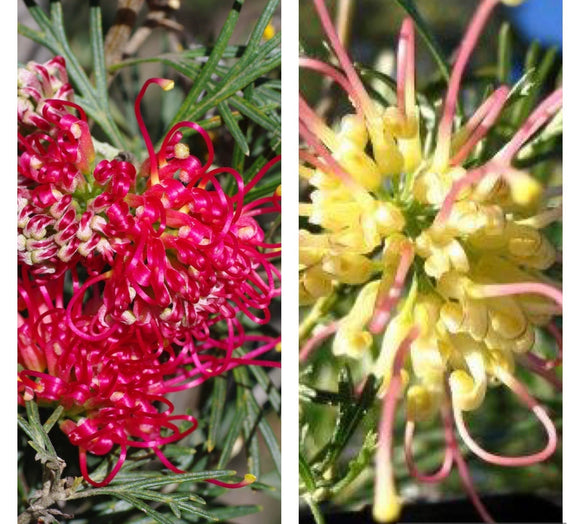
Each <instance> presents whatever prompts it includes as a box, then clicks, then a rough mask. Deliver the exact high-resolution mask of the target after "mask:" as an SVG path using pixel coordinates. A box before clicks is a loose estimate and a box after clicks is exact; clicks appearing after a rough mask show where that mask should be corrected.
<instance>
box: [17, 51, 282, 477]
mask: <svg viewBox="0 0 580 524" xmlns="http://www.w3.org/2000/svg"><path fill="white" fill-rule="evenodd" d="M58 63H59V64H61V63H62V65H64V62H63V61H58ZM151 83H155V84H158V85H160V86H161V87H162V88H163V89H166V90H167V89H170V88H171V87H172V82H171V81H169V80H165V79H157V78H154V79H150V80H149V81H147V82H146V83H145V85H144V86H143V88H142V90H141V92H140V94H139V96H138V98H137V101H136V104H135V112H136V116H137V120H138V122H139V125H140V127H141V130H142V131H143V134H144V139H145V143H146V146H147V150H148V153H149V158H148V160H147V161H146V162H144V163H143V164H142V165H141V166H139V168H137V166H135V165H134V164H133V163H132V162H130V161H127V160H123V159H121V158H122V157H118V158H113V159H108V158H105V159H102V158H100V153H99V154H95V148H94V146H93V139H92V137H91V135H90V131H89V127H88V123H87V118H86V115H85V113H84V111H83V110H82V108H80V107H79V106H78V105H76V104H74V103H73V102H71V101H68V100H67V101H62V100H55V99H49V100H44V101H43V102H42V111H41V114H42V116H43V117H44V118H45V121H46V123H47V124H48V127H47V128H46V129H44V128H42V129H41V130H36V131H32V132H30V133H20V134H19V146H20V154H19V174H20V178H19V187H18V192H19V193H18V195H19V224H18V225H19V257H20V258H19V261H20V266H21V267H20V274H19V310H20V314H19V364H20V372H19V393H20V395H19V400H20V401H21V402H23V401H26V400H31V399H35V400H36V401H38V402H39V403H41V404H50V405H54V404H58V405H60V406H62V407H63V408H64V415H63V417H64V419H63V420H62V421H61V424H60V427H61V429H62V431H63V432H64V433H66V435H67V436H68V438H69V440H70V442H71V443H72V444H73V445H75V446H78V449H79V460H80V467H81V471H82V473H83V476H84V477H85V479H86V480H87V481H88V482H90V483H91V484H93V485H96V486H103V485H106V484H108V483H109V482H110V481H111V480H112V479H113V478H114V477H115V475H116V474H117V472H118V471H119V469H120V468H121V466H122V464H123V462H124V461H125V459H126V457H127V454H128V453H129V450H130V448H148V449H151V450H153V451H154V452H155V454H156V455H157V456H158V457H159V459H160V460H161V462H162V463H163V464H164V465H165V466H166V467H167V468H169V469H171V470H172V471H174V472H180V470H179V469H178V468H176V467H175V466H174V465H173V464H172V463H171V462H170V461H169V460H168V459H167V458H166V457H165V455H164V454H163V452H162V451H161V447H162V446H163V445H165V444H168V443H170V442H175V441H177V440H179V439H182V438H183V437H185V436H187V435H189V434H190V433H191V432H193V431H194V430H195V429H196V427H197V421H196V419H195V418H194V417H193V416H191V415H179V414H175V413H174V406H173V404H172V403H171V402H170V401H169V400H167V398H166V397H165V395H166V394H168V393H172V392H178V391H182V390H185V389H189V388H193V387H196V386H200V385H201V384H203V383H204V382H205V381H207V380H208V379H210V378H212V377H214V376H217V375H220V374H222V373H225V372H227V371H229V370H231V369H233V368H234V367H236V366H239V365H260V366H279V365H280V364H279V362H270V361H266V360H263V359H262V358H260V357H262V356H263V355H264V354H265V353H267V352H268V351H270V350H271V349H273V348H274V347H276V346H277V345H278V344H279V341H280V339H279V337H270V336H265V335H263V336H262V335H253V334H248V335H246V334H245V331H244V328H243V327H242V323H241V320H240V319H239V318H238V317H239V316H240V315H245V316H247V317H248V318H250V319H251V320H253V321H255V322H256V323H258V324H265V323H267V322H268V321H269V319H270V313H269V306H270V302H271V300H272V299H273V298H274V297H275V296H277V295H278V294H279V292H280V289H279V278H280V273H279V270H278V269H277V268H276V267H275V266H274V264H273V263H272V262H271V260H272V259H273V258H276V257H278V256H279V255H280V244H273V243H268V241H267V240H266V236H265V233H264V231H263V229H262V227H261V225H260V223H259V222H260V216H261V215H263V214H265V213H279V212H280V194H279V192H278V191H276V192H274V194H272V195H270V196H265V197H262V198H260V199H258V200H254V201H251V202H245V198H246V195H247V193H248V192H249V191H250V190H251V189H252V187H254V186H255V184H256V183H258V181H259V180H260V178H261V177H262V176H263V175H264V174H265V173H266V172H267V170H268V169H269V168H270V167H271V166H272V165H273V164H275V163H276V162H278V161H279V157H277V158H275V159H273V160H272V161H270V162H269V163H267V164H266V165H265V166H264V167H263V168H262V169H261V170H260V171H259V172H258V173H257V174H255V175H254V177H253V178H252V179H251V180H250V181H249V182H246V183H245V182H244V180H243V178H242V177H241V175H240V174H238V173H237V172H236V171H235V170H233V169H230V168H214V167H212V163H213V159H214V154H213V145H212V142H211V140H210V137H209V135H208V133H207V132H206V131H205V130H204V129H203V128H201V127H200V126H198V125H197V124H195V123H193V122H180V123H179V124H177V125H176V126H174V127H173V128H172V129H171V130H170V131H169V132H168V133H167V135H166V137H165V138H164V140H163V141H162V144H161V147H160V149H159V151H158V152H155V150H154V148H153V144H152V142H151V140H150V138H149V135H148V134H147V131H146V129H145V126H144V122H143V119H142V117H141V111H140V104H141V99H142V98H143V95H144V93H145V90H146V89H147V87H148V86H149V85H150V84H151ZM41 94H46V91H43V92H42V93H41ZM21 125H24V124H23V123H22V122H20V121H19V129H22V127H21ZM183 128H189V129H193V130H195V131H197V132H198V133H200V134H201V136H202V137H203V139H204V141H205V143H206V146H207V148H208V154H207V159H206V161H205V163H204V162H202V161H201V160H200V159H199V158H197V157H195V156H194V155H191V154H190V152H189V149H188V147H187V145H186V144H185V143H183V142H182V141H181V140H182V138H183V135H182V133H181V132H180V130H181V129H183ZM223 176H232V177H234V179H235V185H236V186H237V192H236V194H234V195H233V196H231V195H228V194H226V193H225V192H224V190H223V189H222V187H221V184H220V179H221V178H223ZM244 344H248V345H250V347H251V350H250V351H249V352H247V353H246V354H245V355H244V356H236V355H234V350H235V349H237V348H240V347H241V346H243V345H244ZM113 449H118V450H119V456H118V460H117V462H116V464H115V466H114V467H113V468H112V469H111V471H110V472H109V474H108V475H107V476H106V477H105V478H104V479H103V480H100V481H95V480H93V479H92V478H91V477H90V475H89V472H88V468H87V458H86V454H87V452H89V453H92V454H95V455H104V454H108V453H109V452H111V451H112V450H113ZM252 481H253V477H252V476H251V475H248V476H246V477H245V479H244V481H242V482H239V483H235V484H229V483H224V482H221V481H217V480H211V481H210V482H213V483H215V484H218V485H221V486H225V487H241V486H244V485H247V484H248V483H250V482H252Z"/></svg>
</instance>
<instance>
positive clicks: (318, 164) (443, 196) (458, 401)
mask: <svg viewBox="0 0 580 524" xmlns="http://www.w3.org/2000/svg"><path fill="white" fill-rule="evenodd" d="M313 2H314V6H315V8H316V10H317V12H318V16H319V18H320V22H321V24H322V27H323V29H324V32H325V34H326V37H327V38H328V41H329V43H330V47H331V49H332V51H334V53H335V55H336V59H337V63H338V64H339V67H335V66H331V65H329V64H326V63H323V62H320V61H318V60H315V59H312V58H307V57H303V58H301V59H300V64H301V66H302V67H304V68H307V69H310V70H314V71H316V72H318V73H320V74H322V75H325V76H327V77H329V78H330V79H331V80H333V81H334V82H336V83H337V84H338V85H339V86H340V87H341V88H343V90H344V91H345V92H346V94H347V95H348V97H349V99H350V101H351V103H352V105H353V106H354V109H355V113H354V114H349V115H347V116H345V117H343V119H342V121H341V122H340V125H339V126H338V128H337V129H333V128H331V127H330V126H329V125H327V124H326V123H325V122H324V121H323V119H322V118H321V117H320V116H318V115H317V114H316V112H315V111H314V110H313V109H312V108H311V107H310V106H309V105H308V103H307V102H306V101H305V100H304V99H303V98H301V99H300V131H301V136H302V138H303V142H304V145H305V147H304V148H303V149H301V151H300V156H301V159H302V165H301V171H300V173H301V176H302V177H303V179H304V180H305V181H306V182H307V184H308V186H309V188H310V189H311V191H310V192H309V201H308V202H305V203H301V204H300V213H301V215H302V216H304V217H306V218H307V219H308V221H309V223H310V224H313V225H314V226H315V227H316V228H317V232H316V233H312V232H310V231H308V230H303V231H301V232H300V263H301V266H300V269H301V271H300V298H301V303H303V304H305V305H307V304H315V306H314V310H313V311H316V310H319V309H320V307H321V304H324V303H325V301H326V300H327V299H328V297H329V296H331V295H332V294H333V292H334V289H335V288H336V287H337V286H342V285H349V286H353V285H355V286H356V285H359V286H362V287H361V288H360V291H359V292H358V296H357V298H356V300H355V302H354V305H353V307H352V309H351V311H350V312H349V313H348V314H347V315H345V316H344V317H343V318H341V319H339V320H337V321H335V322H333V323H332V324H331V325H329V326H327V327H326V328H323V329H321V330H320V331H319V332H318V333H316V334H315V335H314V336H313V337H312V338H311V339H310V340H309V341H308V342H307V343H306V344H305V345H304V346H303V348H302V350H301V360H302V361H305V360H306V359H307V358H308V355H309V354H310V352H311V351H312V349H313V348H314V347H315V346H316V345H317V344H318V343H320V341H321V340H322V339H323V338H326V337H328V336H331V335H334V340H333V351H334V353H335V354H336V355H347V356H349V357H351V358H356V359H358V360H359V361H360V362H361V363H363V366H364V367H365V368H366V371H367V373H372V374H374V375H375V376H376V377H378V378H379V380H380V382H381V386H380V388H379V396H380V397H381V398H382V399H383V400H382V401H383V412H382V419H381V424H380V428H379V444H378V451H377V455H376V486H375V505H374V516H375V518H376V519H377V520H378V521H391V520H394V519H396V518H397V516H398V514H399V511H400V501H399V497H398V495H397V492H396V489H395V484H394V480H393V479H394V476H393V471H392V465H391V463H392V460H391V447H392V441H393V438H392V433H393V424H394V415H395V407H396V403H397V399H398V397H399V396H400V394H401V392H402V391H403V390H406V393H405V398H406V407H407V420H408V421H407V430H406V445H405V451H406V455H407V462H408V464H409V466H410V471H411V473H412V474H413V475H414V476H415V477H417V478H418V479H420V480H426V481H428V482H429V481H438V480H441V479H443V478H445V477H446V476H447V474H448V473H449V471H450V470H451V468H452V466H453V464H457V467H458V470H459V472H460V475H461V477H462V479H463V480H464V482H465V485H466V487H467V490H468V492H469V494H470V496H471V498H472V500H473V501H474V503H475V504H476V506H477V508H478V509H479V510H480V513H481V515H482V517H483V518H484V519H485V520H489V519H490V517H489V515H488V513H487V512H486V510H485V508H483V506H482V505H481V502H480V501H479V499H478V498H477V495H476V493H475V491H474V490H473V486H472V483H471V480H470V478H469V474H468V471H467V468H466V467H465V463H464V461H463V458H462V456H461V453H460V452H459V448H458V444H457V441H456V438H455V436H454V431H453V426H452V420H453V419H454V420H455V427H456V429H457V431H458V432H459V434H460V435H461V437H462V439H463V441H464V443H465V444H466V445H467V446H468V448H469V449H470V450H471V451H473V452H474V453H475V454H476V455H478V456H479V457H481V458H483V459H484V460H487V461H488V462H491V463H494V464H501V465H506V466H516V465H526V464H532V463H535V462H538V461H541V460H545V459H546V458H548V457H549V456H550V455H551V454H552V453H553V452H554V450H555V449H556V442H557V435H556V430H555V427H554V424H553V423H552V421H551V420H550V418H549V417H548V415H547V412H546V410H545V408H544V407H542V406H540V405H539V404H538V402H537V401H536V400H535V399H534V398H533V397H531V396H530V394H529V393H527V391H526V390H525V388H524V386H523V384H521V383H520V382H519V381H518V380H517V379H516V377H515V373H516V362H518V363H521V364H522V365H524V366H525V367H527V368H529V369H532V370H534V371H537V372H539V373H540V374H541V375H542V376H544V377H545V378H548V379H549V380H551V381H552V382H553V383H555V384H558V381H557V379H556V378H555V376H552V375H551V372H550V371H549V368H551V367H553V365H557V364H558V363H559V358H558V359H556V360H555V361H553V362H552V361H544V360H543V359H542V358H540V357H539V356H536V355H535V354H534V351H533V350H534V342H535V335H536V332H537V331H538V330H547V331H548V332H551V333H555V334H556V335H557V338H558V339H559V333H558V330H557V328H556V327H555V323H554V320H553V319H554V317H556V316H558V315H560V314H561V307H562V293H561V290H560V286H559V285H558V284H556V283H554V282H551V281H550V280H549V279H548V277H547V276H545V275H544V274H543V273H542V272H543V271H545V270H547V269H548V268H550V267H551V266H552V265H553V264H554V263H555V262H556V260H557V258H558V254H557V252H556V249H555V248H554V247H553V246H552V245H551V243H550V241H549V240H548V238H547V237H546V235H545V234H544V233H543V232H542V229H543V228H544V227H546V225H548V224H550V223H551V222H553V221H555V220H558V219H559V218H560V216H561V207H547V206H548V200H547V199H548V198H549V197H546V196H544V195H543V188H542V186H541V185H540V183H539V182H537V181H536V180H535V179H534V178H533V177H532V176H531V175H530V174H529V173H527V172H524V171H521V170H519V169H517V168H515V167H514V165H513V161H514V159H515V157H516V155H517V154H518V152H519V151H520V149H521V148H522V147H523V146H524V145H525V144H526V143H527V142H528V141H529V140H530V139H531V138H532V137H533V136H534V135H535V133H536V132H537V131H538V130H539V129H541V128H542V127H543V126H545V125H546V124H547V123H549V122H550V121H551V120H552V118H553V117H554V116H555V115H557V114H558V112H559V111H560V109H561V105H562V90H561V89H557V90H556V91H555V92H553V93H552V94H550V95H548V96H547V97H546V98H545V99H544V100H543V101H542V102H541V103H540V105H539V106H538V107H537V108H536V109H535V110H534V111H533V112H532V113H531V114H530V116H529V117H528V119H527V120H526V121H525V122H524V123H523V125H522V126H521V128H520V129H519V130H517V131H516V132H515V133H514V135H513V136H512V137H511V139H509V141H508V142H507V143H506V144H504V145H503V146H502V147H501V148H499V149H498V150H497V152H496V153H495V154H494V155H493V156H491V158H490V159H489V160H487V161H485V162H484V163H483V164H481V165H475V166H473V165H469V164H468V161H469V160H470V158H471V154H472V152H473V151H474V148H476V146H478V144H480V143H481V142H482V140H483V139H484V138H485V136H486V135H487V133H488V131H489V130H490V129H491V127H492V126H493V124H494V123H495V122H496V121H497V119H498V117H499V115H500V113H501V111H502V109H503V108H504V107H505V104H506V101H507V99H508V96H509V88H508V87H507V86H499V87H498V88H497V89H496V90H495V91H494V92H493V93H492V94H491V95H490V96H489V98H487V100H485V101H484V102H483V104H482V105H481V106H480V107H479V108H478V109H477V110H476V111H475V112H474V113H473V115H472V116H471V117H470V118H469V119H467V121H466V122H465V123H463V125H462V126H461V127H459V128H456V129H454V122H455V120H456V106H457V102H458V97H459V94H460V89H461V79H462V76H463V73H464V71H465V69H466V67H467V63H468V60H469V57H470V55H471V54H472V52H473V50H474V48H475V45H476V43H477V40H478V38H479V35H480V34H481V32H482V29H483V27H484V26H485V23H486V20H487V19H488V17H489V15H490V13H491V12H492V10H493V8H494V7H495V6H496V5H497V4H498V3H499V0H481V2H480V3H479V5H478V8H477V10H476V12H475V14H474V17H473V19H472V20H471V23H470V24H469V27H468V29H467V32H466V34H465V37H464V39H463V41H462V43H461V45H460V47H459V50H458V52H457V55H456V59H455V63H454V66H453V70H452V72H451V76H450V80H449V87H448V91H447V96H446V98H445V100H444V103H443V105H442V114H441V118H440V121H439V127H438V132H437V139H436V143H435V145H434V147H433V148H429V147H425V145H424V144H422V134H421V125H422V124H421V117H420V111H419V107H418V106H417V102H416V96H415V63H414V47H415V31H414V25H413V21H412V20H411V19H410V18H409V19H406V20H405V21H404V22H403V24H402V28H401V33H400V38H399V46H398V54H397V97H396V99H397V102H396V105H394V106H391V107H387V108H383V107H382V106H379V105H378V104H377V103H375V102H374V101H373V100H372V99H371V98H370V96H369V95H368V93H367V91H366V90H365V88H364V86H363V83H362V82H361V80H360V78H359V76H358V73H357V72H356V70H355V68H354V66H353V64H352V62H351V61H350V59H349V57H348V54H347V52H346V50H345V48H344V47H343V45H342V43H341V41H340V39H339V37H338V34H337V32H336V30H335V28H334V26H333V23H332V21H331V18H330V16H329V13H328V11H327V9H326V5H325V2H324V0H313ZM506 3H508V2H506ZM511 3H513V2H511ZM467 165H469V167H466V166H467ZM375 337H382V342H379V344H380V346H381V348H380V352H379V355H378V357H377V358H376V359H372V358H371V357H370V348H371V345H372V344H373V340H375ZM379 340H380V338H379ZM490 383H501V384H504V385H505V386H507V387H508V388H510V389H511V390H512V391H513V392H515V393H516V394H517V395H518V397H519V398H520V399H521V400H522V402H523V403H524V404H525V405H527V406H528V407H529V408H530V409H531V411H532V412H533V413H534V414H535V415H536V417H537V418H538V419H539V420H540V422H541V423H542V424H543V425H544V426H545V429H546V432H547V444H546V447H545V449H543V450H542V451H540V452H538V453H534V454H532V455H529V456H524V457H499V456H497V455H494V454H492V453H489V452H487V451H485V450H483V449H482V448H481V447H479V445H478V444H477V443H476V442H475V441H474V440H473V439H472V438H471V437H470V436H469V434H468V432H467V428H466V426H465V423H464V421H463V413H464V412H465V411H472V410H476V409H477V408H478V407H479V406H480V405H481V404H482V402H483V400H484V397H485V394H486V390H487V386H488V384H490ZM437 413H441V416H442V420H443V424H444V427H445V431H446V445H447V451H446V456H445V461H444V464H443V466H442V469H441V471H440V472H439V473H438V474H436V475H434V476H432V477H430V476H428V475H423V474H422V473H420V472H418V471H417V469H416V468H415V466H414V463H413V458H412V447H411V441H412V436H413V432H414V428H415V424H416V423H417V422H421V421H424V420H426V419H429V418H432V417H433V416H434V415H436V414H437Z"/></svg>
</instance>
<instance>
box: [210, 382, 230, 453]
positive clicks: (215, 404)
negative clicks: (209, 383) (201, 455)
mask: <svg viewBox="0 0 580 524" xmlns="http://www.w3.org/2000/svg"><path fill="white" fill-rule="evenodd" d="M227 386H228V383H227V380H226V378H225V377H217V378H216V379H215V380H214V383H213V393H212V399H211V411H210V415H209V425H208V434H207V450H208V451H212V450H213V448H214V447H215V443H216V442H217V439H218V429H219V428H220V426H221V422H222V417H223V412H224V406H225V403H226V391H227Z"/></svg>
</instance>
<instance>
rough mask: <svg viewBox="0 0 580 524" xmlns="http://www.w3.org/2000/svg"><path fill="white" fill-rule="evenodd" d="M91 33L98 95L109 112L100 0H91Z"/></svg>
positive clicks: (102, 106) (103, 106) (100, 101)
mask: <svg viewBox="0 0 580 524" xmlns="http://www.w3.org/2000/svg"><path fill="white" fill-rule="evenodd" d="M89 34H90V39H91V49H92V53H93V70H94V75H95V86H96V90H97V91H96V95H97V98H98V100H99V103H100V105H101V108H103V109H104V110H105V111H107V112H108V107H109V97H108V88H107V68H106V66H105V46H104V43H103V22H102V14H101V6H100V1H99V0H91V2H90V8H89Z"/></svg>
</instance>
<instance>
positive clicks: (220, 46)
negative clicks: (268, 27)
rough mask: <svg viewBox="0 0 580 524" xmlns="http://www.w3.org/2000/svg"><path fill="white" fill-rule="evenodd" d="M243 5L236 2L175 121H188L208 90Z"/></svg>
mask: <svg viewBox="0 0 580 524" xmlns="http://www.w3.org/2000/svg"><path fill="white" fill-rule="evenodd" d="M243 4H244V0H235V1H234V4H233V7H232V9H231V10H230V12H229V14H228V17H227V19H226V21H225V23H224V25H223V27H222V30H221V32H220V34H219V36H218V38H217V40H216V43H215V45H214V47H213V50H212V52H211V55H209V58H208V60H207V62H206V64H205V66H204V67H203V69H202V70H201V73H200V74H199V75H198V76H197V78H196V79H195V84H194V86H193V88H192V89H191V91H190V92H189V93H188V95H187V96H186V98H185V100H184V102H183V104H182V106H181V109H180V110H179V111H178V112H177V115H176V116H175V120H174V121H175V122H177V121H179V120H186V119H187V115H188V114H189V113H190V112H191V109H192V107H193V106H194V105H195V104H196V103H197V99H198V98H199V95H200V94H201V93H202V91H203V90H204V89H206V83H207V82H208V81H209V80H210V79H211V75H212V74H213V72H214V70H215V68H216V66H217V65H218V62H219V61H220V60H221V58H222V55H223V53H224V51H225V50H226V47H227V45H228V42H229V40H230V37H231V36H232V33H233V31H234V28H235V26H236V23H237V21H238V18H239V16H240V10H241V8H242V5H243ZM215 105H217V104H215Z"/></svg>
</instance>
